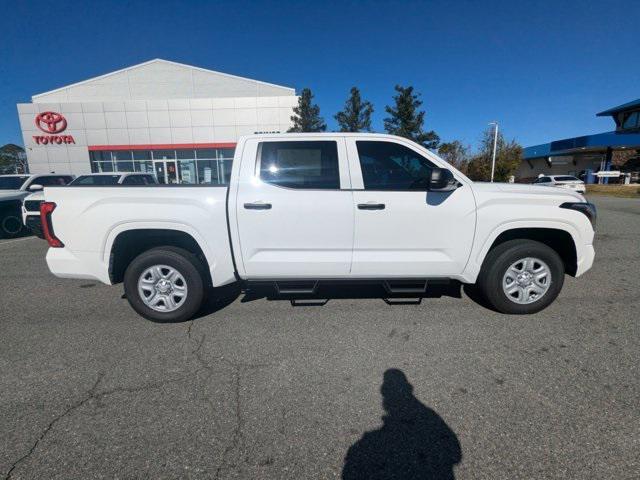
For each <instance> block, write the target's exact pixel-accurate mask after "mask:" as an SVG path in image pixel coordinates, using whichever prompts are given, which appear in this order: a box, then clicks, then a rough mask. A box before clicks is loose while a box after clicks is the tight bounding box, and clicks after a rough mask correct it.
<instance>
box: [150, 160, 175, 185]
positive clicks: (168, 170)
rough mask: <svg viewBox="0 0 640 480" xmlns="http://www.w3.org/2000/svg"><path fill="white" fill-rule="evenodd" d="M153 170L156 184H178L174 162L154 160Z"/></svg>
mask: <svg viewBox="0 0 640 480" xmlns="http://www.w3.org/2000/svg"><path fill="white" fill-rule="evenodd" d="M154 168H155V172H156V177H157V178H158V183H164V184H167V185H168V184H171V183H178V168H177V165H176V161H175V160H156V161H155V162H154Z"/></svg>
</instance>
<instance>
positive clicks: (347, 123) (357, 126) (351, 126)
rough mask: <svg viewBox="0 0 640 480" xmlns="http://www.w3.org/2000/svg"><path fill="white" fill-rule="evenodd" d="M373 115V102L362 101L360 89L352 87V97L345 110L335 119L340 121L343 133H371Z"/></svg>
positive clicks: (345, 105) (345, 104)
mask: <svg viewBox="0 0 640 480" xmlns="http://www.w3.org/2000/svg"><path fill="white" fill-rule="evenodd" d="M372 113H373V105H372V104H371V102H368V101H362V98H361V97H360V90H358V87H351V96H350V97H349V98H348V99H347V101H346V102H345V103H344V110H342V111H341V112H338V113H337V114H336V115H335V117H334V118H335V119H336V120H337V121H338V125H339V126H340V131H341V132H362V131H366V132H370V131H371V114H372Z"/></svg>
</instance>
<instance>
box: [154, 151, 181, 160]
mask: <svg viewBox="0 0 640 480" xmlns="http://www.w3.org/2000/svg"><path fill="white" fill-rule="evenodd" d="M151 153H152V154H153V159H154V160H174V159H175V158H176V151H175V150H153V151H152V152H151Z"/></svg>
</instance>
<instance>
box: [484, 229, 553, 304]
mask: <svg viewBox="0 0 640 480" xmlns="http://www.w3.org/2000/svg"><path fill="white" fill-rule="evenodd" d="M563 283H564V264H563V262H562V259H561V258H560V256H559V255H558V253H557V252H556V251H555V250H553V249H552V248H550V247H548V246H547V245H545V244H543V243H540V242H535V241H533V240H511V241H508V242H505V243H503V244H501V245H498V246H497V247H496V248H494V249H493V250H491V251H490V252H489V254H488V255H487V258H486V259H485V261H484V263H483V266H482V270H481V272H480V275H479V277H478V287H479V288H480V292H481V293H482V295H483V296H484V298H485V299H486V300H487V301H488V302H489V304H490V305H491V306H492V307H493V308H495V309H496V310H498V311H499V312H502V313H511V314H529V313H536V312H539V311H540V310H543V309H544V308H546V307H548V306H549V305H550V304H551V303H552V302H553V301H554V300H555V299H556V297H557V296H558V294H559V293H560V290H562V284H563Z"/></svg>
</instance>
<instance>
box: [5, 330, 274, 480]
mask: <svg viewBox="0 0 640 480" xmlns="http://www.w3.org/2000/svg"><path fill="white" fill-rule="evenodd" d="M192 328H193V321H191V322H189V326H188V327H187V337H188V339H189V342H191V343H193V342H194V338H193V332H192ZM205 339H206V334H202V335H201V336H200V337H199V339H198V340H197V342H196V343H195V348H193V349H192V350H191V354H192V355H194V357H195V358H196V360H197V362H198V363H199V365H200V368H197V369H196V370H195V371H193V372H189V373H187V374H185V375H182V376H180V377H177V378H171V379H166V380H160V381H157V382H152V383H146V384H143V385H140V386H133V387H125V386H120V387H114V388H111V389H108V390H103V391H100V392H99V391H98V387H99V386H100V383H101V382H102V380H103V378H104V376H105V374H104V373H100V374H99V375H98V378H97V379H96V381H95V382H94V384H93V386H92V387H91V388H90V389H89V390H88V391H87V392H86V393H85V395H84V396H83V397H82V398H81V399H80V400H78V401H76V402H74V403H73V404H72V405H70V406H69V407H67V408H66V409H65V410H64V411H63V412H62V413H60V414H59V415H57V416H56V417H55V418H54V419H53V420H51V421H50V422H49V424H48V425H47V426H46V427H45V428H44V430H43V431H42V432H41V433H40V435H39V436H38V438H37V439H36V441H35V442H34V443H33V445H32V446H31V448H30V449H29V451H28V452H27V453H25V454H24V455H23V456H21V457H20V458H18V459H17V460H16V461H15V462H13V463H12V464H11V466H10V467H9V470H8V471H7V473H6V474H5V476H4V480H10V479H11V478H12V476H13V474H14V472H15V470H16V468H18V467H19V466H20V465H21V464H22V463H23V462H25V461H26V460H28V459H29V458H30V457H31V456H32V455H33V454H34V453H35V452H36V450H37V449H38V446H39V445H40V443H41V442H42V441H43V440H44V439H45V438H46V437H47V436H48V435H49V433H50V432H51V431H52V430H53V428H54V427H55V425H56V424H57V423H58V422H60V421H61V420H62V419H64V418H67V417H69V416H71V415H72V414H73V413H75V412H76V411H77V410H78V409H80V408H81V407H82V406H84V405H86V404H87V403H89V402H91V401H95V402H96V404H97V405H98V406H100V401H101V400H102V399H103V398H105V397H107V396H109V395H114V394H117V393H140V392H143V391H147V390H153V389H157V388H161V387H163V386H165V385H168V384H170V383H176V382H181V381H183V380H185V379H187V378H189V377H191V376H196V375H197V374H198V373H199V372H201V371H203V370H204V371H206V372H207V376H206V378H205V381H207V380H208V379H209V378H210V377H211V376H212V375H213V373H214V370H215V367H214V366H213V365H211V364H210V363H209V361H207V359H205V358H204V356H203V354H202V347H203V345H204V342H205ZM215 360H217V361H218V362H220V363H224V364H226V365H228V366H229V367H231V369H232V370H233V374H232V381H231V385H232V392H233V404H234V406H233V415H234V419H235V427H234V429H233V434H232V436H231V440H230V442H229V444H228V445H227V446H226V447H225V449H224V451H223V453H222V460H221V462H220V465H219V466H218V468H217V469H216V472H215V476H214V478H216V479H218V478H220V475H221V474H222V473H223V471H224V469H225V468H227V467H228V466H229V465H228V458H229V456H230V455H231V454H232V453H233V452H234V451H235V450H237V449H238V448H240V446H241V443H242V441H243V426H244V417H243V412H242V399H241V383H242V377H243V375H244V374H245V373H246V372H247V371H249V370H253V369H258V368H268V367H272V366H273V364H269V363H264V364H262V363H238V362H234V361H231V360H229V359H228V358H225V357H223V356H219V357H217V359H215ZM205 399H206V401H207V402H208V403H209V405H210V406H211V408H212V409H214V410H215V405H213V402H212V401H211V399H209V398H208V397H205Z"/></svg>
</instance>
